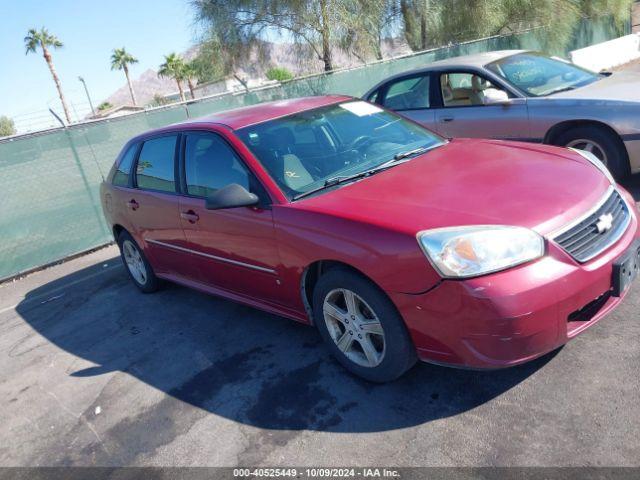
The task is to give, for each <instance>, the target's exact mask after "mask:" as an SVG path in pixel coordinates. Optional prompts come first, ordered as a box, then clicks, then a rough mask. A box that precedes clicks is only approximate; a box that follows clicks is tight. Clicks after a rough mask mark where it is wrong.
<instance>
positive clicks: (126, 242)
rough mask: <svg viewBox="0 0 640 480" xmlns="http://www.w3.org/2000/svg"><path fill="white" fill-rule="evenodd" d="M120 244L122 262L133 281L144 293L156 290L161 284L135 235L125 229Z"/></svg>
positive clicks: (119, 240)
mask: <svg viewBox="0 0 640 480" xmlns="http://www.w3.org/2000/svg"><path fill="white" fill-rule="evenodd" d="M118 246H119V247H120V257H121V258H122V263H124V266H125V267H126V268H127V272H128V273H129V277H131V280H133V283H135V284H136V286H137V287H138V288H139V289H140V290H142V291H143V292H144V293H152V292H155V291H156V290H157V289H158V286H159V280H158V277H156V275H155V273H153V269H152V268H151V265H149V262H148V261H147V259H146V257H145V256H144V253H142V250H141V249H140V247H139V246H138V244H137V243H136V241H135V240H134V239H133V237H132V236H131V235H130V234H129V233H128V232H126V231H123V232H122V233H121V234H120V236H119V237H118Z"/></svg>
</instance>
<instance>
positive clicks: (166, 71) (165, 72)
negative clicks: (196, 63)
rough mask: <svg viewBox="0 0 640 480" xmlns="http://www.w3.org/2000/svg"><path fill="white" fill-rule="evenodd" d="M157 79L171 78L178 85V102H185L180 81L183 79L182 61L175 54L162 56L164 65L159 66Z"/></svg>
mask: <svg viewBox="0 0 640 480" xmlns="http://www.w3.org/2000/svg"><path fill="white" fill-rule="evenodd" d="M158 76H159V77H166V78H173V79H174V80H175V81H176V83H177V84H178V91H179V92H180V100H181V101H183V102H184V101H185V98H184V90H183V89H182V83H181V82H182V80H184V79H185V68H184V61H183V60H182V58H180V56H178V55H177V54H175V53H171V54H169V55H165V56H164V63H163V64H162V65H160V69H159V70H158Z"/></svg>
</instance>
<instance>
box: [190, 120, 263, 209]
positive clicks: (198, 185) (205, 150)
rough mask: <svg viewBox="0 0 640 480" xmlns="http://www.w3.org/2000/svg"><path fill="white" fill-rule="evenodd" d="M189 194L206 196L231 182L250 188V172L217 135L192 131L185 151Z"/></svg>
mask: <svg viewBox="0 0 640 480" xmlns="http://www.w3.org/2000/svg"><path fill="white" fill-rule="evenodd" d="M184 159H185V160H184V161H185V177H186V181H187V193H189V195H196V196H200V197H206V196H207V195H209V194H211V193H212V192H213V191H215V190H217V189H220V188H222V187H226V186H227V185H230V184H232V183H237V184H238V185H240V186H242V187H244V188H246V189H247V190H249V191H250V190H251V188H250V184H249V173H248V172H247V169H246V167H245V166H244V165H243V164H242V161H241V160H240V159H239V158H238V156H237V155H236V153H235V152H234V151H233V150H232V149H231V147H230V146H229V145H228V144H227V143H226V142H225V141H224V140H223V139H222V138H220V137H219V136H218V135H215V134H211V133H190V134H189V135H187V139H186V144H185V152H184Z"/></svg>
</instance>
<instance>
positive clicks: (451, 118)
mask: <svg viewBox="0 0 640 480" xmlns="http://www.w3.org/2000/svg"><path fill="white" fill-rule="evenodd" d="M453 118H454V117H440V122H442V123H448V122H453Z"/></svg>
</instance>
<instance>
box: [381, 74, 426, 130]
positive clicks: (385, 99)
mask: <svg viewBox="0 0 640 480" xmlns="http://www.w3.org/2000/svg"><path fill="white" fill-rule="evenodd" d="M430 83H431V76H430V74H429V73H423V74H412V75H408V76H405V77H401V78H396V79H394V80H392V81H390V82H389V83H387V84H385V85H384V86H383V87H382V88H381V89H380V90H379V93H378V95H377V97H376V100H375V101H376V103H378V104H380V105H382V106H383V107H385V108H388V109H389V110H393V111H395V112H398V113H399V114H401V115H403V116H405V117H408V118H410V119H412V120H414V121H416V122H418V123H420V124H422V125H424V126H425V127H427V128H428V129H430V130H433V131H435V129H436V120H435V114H434V111H433V110H432V109H431V92H430V89H431V87H430Z"/></svg>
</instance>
